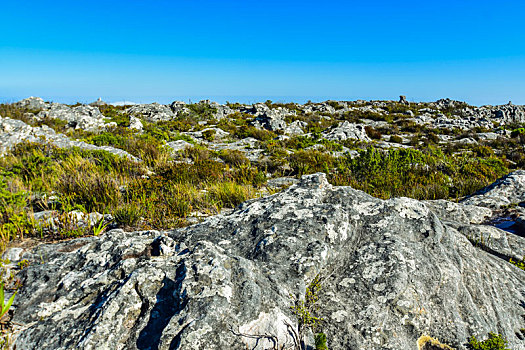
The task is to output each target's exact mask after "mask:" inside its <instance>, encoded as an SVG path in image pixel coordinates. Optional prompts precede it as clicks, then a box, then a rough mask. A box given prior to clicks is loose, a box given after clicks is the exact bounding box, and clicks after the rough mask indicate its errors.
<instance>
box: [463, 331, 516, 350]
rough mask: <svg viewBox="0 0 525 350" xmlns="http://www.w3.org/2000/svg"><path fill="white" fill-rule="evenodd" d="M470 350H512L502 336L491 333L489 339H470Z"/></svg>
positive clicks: (473, 337)
mask: <svg viewBox="0 0 525 350" xmlns="http://www.w3.org/2000/svg"><path fill="white" fill-rule="evenodd" d="M468 345H469V348H470V349H472V350H510V349H509V348H507V345H508V343H507V340H506V339H505V338H503V336H502V335H501V334H496V333H492V332H490V333H489V337H488V339H486V340H484V341H481V342H480V341H479V340H477V339H476V337H475V336H472V337H470V338H469V342H468Z"/></svg>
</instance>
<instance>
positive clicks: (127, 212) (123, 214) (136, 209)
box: [113, 204, 142, 227]
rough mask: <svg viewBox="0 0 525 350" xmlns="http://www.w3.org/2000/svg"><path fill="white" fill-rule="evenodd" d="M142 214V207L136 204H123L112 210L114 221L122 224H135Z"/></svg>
mask: <svg viewBox="0 0 525 350" xmlns="http://www.w3.org/2000/svg"><path fill="white" fill-rule="evenodd" d="M141 216H142V209H141V208H140V206H139V205H137V204H125V205H123V206H120V207H118V208H117V209H116V210H115V211H114V212H113V217H114V218H115V221H116V222H117V223H118V224H119V225H122V226H130V227H132V226H135V225H136V224H137V223H138V221H139V219H140V217H141Z"/></svg>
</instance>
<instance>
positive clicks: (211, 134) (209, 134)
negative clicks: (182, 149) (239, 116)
mask: <svg viewBox="0 0 525 350" xmlns="http://www.w3.org/2000/svg"><path fill="white" fill-rule="evenodd" d="M215 134H216V131H215V130H213V129H208V130H204V131H203V132H202V137H203V138H204V139H205V140H206V141H209V142H212V141H213V140H215Z"/></svg>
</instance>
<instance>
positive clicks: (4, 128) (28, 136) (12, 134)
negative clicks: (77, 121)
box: [0, 116, 139, 161]
mask: <svg viewBox="0 0 525 350" xmlns="http://www.w3.org/2000/svg"><path fill="white" fill-rule="evenodd" d="M24 141H27V142H37V143H51V144H53V145H55V146H57V147H60V148H71V147H78V148H81V149H85V150H103V151H107V152H110V153H113V154H116V155H118V156H121V157H127V158H129V159H131V160H135V161H138V160H139V159H138V158H136V157H135V156H133V155H131V154H129V153H128V152H126V151H124V150H121V149H119V148H115V147H111V146H95V145H92V144H89V143H86V142H83V141H74V140H71V139H69V138H68V137H67V136H65V135H63V134H58V133H56V132H55V130H53V129H51V128H50V127H48V126H47V125H42V126H40V127H33V126H30V125H27V124H26V123H24V122H23V121H21V120H17V119H11V118H2V116H0V155H2V154H4V153H5V152H6V151H8V150H10V149H12V148H13V147H14V146H15V145H17V144H19V143H21V142H24Z"/></svg>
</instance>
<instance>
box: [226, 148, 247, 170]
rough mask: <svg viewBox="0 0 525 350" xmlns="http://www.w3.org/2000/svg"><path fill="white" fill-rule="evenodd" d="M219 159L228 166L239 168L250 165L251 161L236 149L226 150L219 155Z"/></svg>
mask: <svg viewBox="0 0 525 350" xmlns="http://www.w3.org/2000/svg"><path fill="white" fill-rule="evenodd" d="M219 157H220V158H221V159H222V160H223V161H224V162H225V163H226V164H228V165H231V166H235V167H239V166H243V165H244V166H247V165H250V160H249V159H248V158H246V156H245V155H244V153H242V152H241V151H239V150H235V149H224V150H222V151H221V152H220V153H219Z"/></svg>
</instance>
